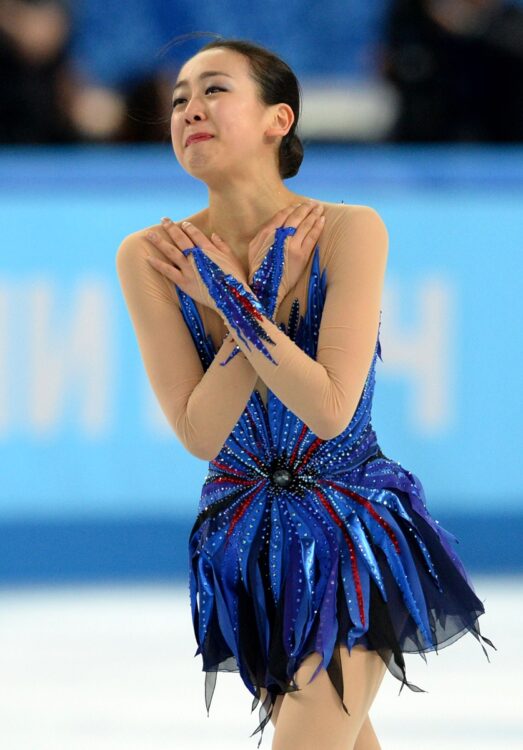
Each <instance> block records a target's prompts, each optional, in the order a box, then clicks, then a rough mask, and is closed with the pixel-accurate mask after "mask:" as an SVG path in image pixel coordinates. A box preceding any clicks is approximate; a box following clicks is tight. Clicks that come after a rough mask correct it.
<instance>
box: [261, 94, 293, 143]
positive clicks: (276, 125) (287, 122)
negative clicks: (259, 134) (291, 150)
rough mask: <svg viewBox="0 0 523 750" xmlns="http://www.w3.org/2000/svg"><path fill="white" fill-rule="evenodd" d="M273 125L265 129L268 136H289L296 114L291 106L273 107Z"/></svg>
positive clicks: (280, 105)
mask: <svg viewBox="0 0 523 750" xmlns="http://www.w3.org/2000/svg"><path fill="white" fill-rule="evenodd" d="M270 122H271V124H270V125H269V127H267V128H266V129H265V135H266V136H269V137H270V136H281V137H282V138H283V137H284V136H286V135H287V133H288V132H289V130H290V129H291V127H292V123H293V122H294V112H293V111H292V107H291V106H290V105H289V104H284V103H281V104H275V105H274V107H273V112H272V118H271V120H270Z"/></svg>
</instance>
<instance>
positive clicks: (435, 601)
mask: <svg viewBox="0 0 523 750" xmlns="http://www.w3.org/2000/svg"><path fill="white" fill-rule="evenodd" d="M292 233H293V228H291V227H286V228H283V227H280V228H278V229H277V230H276V236H275V241H274V243H273V245H272V246H271V248H270V249H269V251H268V252H267V254H266V256H265V258H264V260H263V262H262V263H261V265H260V267H259V269H258V271H257V272H256V274H255V275H254V277H253V282H252V284H251V288H252V290H253V292H254V294H255V296H254V295H251V294H250V293H249V292H248V291H246V290H245V287H243V286H242V285H241V284H239V283H238V282H237V280H236V279H235V278H234V276H231V275H226V274H224V273H223V271H222V270H221V269H220V268H219V266H217V265H216V264H215V263H214V262H213V261H212V260H211V259H210V258H209V257H208V256H206V255H205V254H204V253H203V251H202V250H201V248H198V247H196V248H189V249H188V250H185V251H183V252H184V253H185V254H187V253H189V252H192V253H193V255H194V260H195V263H196V266H197V268H198V270H199V272H200V276H201V278H202V280H203V282H204V283H205V284H206V286H207V289H208V291H209V293H210V294H211V296H212V297H213V299H214V300H215V301H216V302H217V304H218V306H219V307H220V309H222V310H223V311H224V312H226V313H227V316H228V320H229V321H231V323H232V326H233V327H234V330H235V331H236V334H237V336H238V337H239V338H240V340H243V341H247V342H249V341H250V342H251V344H253V345H255V346H256V347H258V348H259V349H260V350H261V351H263V352H264V353H265V354H266V356H268V357H269V358H270V352H269V350H268V348H267V347H266V346H265V344H264V340H265V341H268V336H267V334H266V332H265V331H264V330H263V328H262V327H261V325H260V323H259V320H260V316H259V313H260V312H263V314H264V315H266V316H267V317H269V318H270V319H271V320H273V317H272V316H273V313H274V309H275V301H276V296H277V291H278V286H279V283H280V280H281V277H282V270H283V263H284V252H283V247H284V241H285V237H286V236H287V235H288V234H292ZM326 288H327V278H326V269H324V270H323V272H321V270H320V265H319V247H318V246H316V248H315V251H314V255H313V261H312V269H311V275H310V279H309V284H308V291H307V294H308V299H307V309H306V314H305V315H304V316H302V315H300V310H299V301H298V300H297V299H295V300H294V302H293V305H292V307H291V313H290V316H289V319H288V323H287V325H285V324H284V323H279V324H277V325H278V326H279V328H280V330H282V331H284V333H285V334H286V335H288V336H289V337H290V338H291V339H292V341H293V342H294V343H295V344H297V345H298V346H299V347H300V348H301V349H303V350H304V351H305V352H306V353H307V354H308V355H309V356H310V357H312V358H314V359H315V358H316V350H317V343H318V335H319V328H320V323H321V314H322V310H323V305H324V302H325V297H326ZM176 291H177V294H178V298H179V300H180V306H181V311H182V314H183V317H184V320H185V322H186V325H187V326H188V328H189V330H190V332H191V335H192V338H193V340H194V344H195V346H196V348H197V350H198V353H199V355H200V358H201V361H202V365H203V368H204V370H205V369H207V368H208V367H209V365H210V364H211V362H212V360H213V359H214V357H215V355H216V350H215V348H214V345H213V343H212V340H211V337H210V336H207V335H206V333H205V330H204V327H203V324H202V320H201V318H200V316H199V313H198V311H197V308H196V305H195V304H194V301H193V300H192V298H191V297H189V296H188V295H187V294H185V293H184V292H183V291H182V290H181V289H180V288H179V287H176ZM380 325H381V318H380ZM246 345H247V346H249V344H248V343H247V344H246ZM240 351H241V350H240V349H239V347H238V346H237V347H236V348H235V350H233V352H232V354H231V355H230V356H229V359H230V358H231V357H232V356H234V355H235V354H237V353H239V352H240ZM378 357H379V358H380V359H381V345H380V340H379V330H378V335H377V340H376V346H375V350H374V356H373V359H372V363H371V366H370V368H369V372H368V375H367V378H366V381H365V385H364V388H363V391H362V394H361V397H360V400H359V403H358V406H357V408H356V411H355V413H354V416H353V418H352V420H351V422H350V424H349V425H348V426H347V428H346V429H345V430H344V431H343V432H342V433H341V434H340V435H338V436H337V437H335V438H333V439H330V440H322V439H320V438H318V437H317V436H316V435H315V434H314V433H313V432H311V430H310V429H309V428H308V427H307V425H306V424H304V423H303V422H302V421H301V420H300V419H298V417H296V416H295V415H294V414H293V413H292V412H291V411H289V409H287V408H286V406H285V405H284V404H283V403H282V402H281V401H280V400H279V399H278V398H277V396H276V395H275V394H274V393H273V392H272V391H270V390H268V391H267V397H268V398H267V406H265V405H264V403H263V401H262V398H261V395H260V393H259V391H258V390H254V391H253V392H252V394H251V396H250V399H249V401H248V403H247V405H246V408H245V410H244V412H243V414H242V415H241V417H240V418H239V420H238V422H237V423H236V425H235V427H234V428H233V430H232V432H231V434H230V435H229V437H228V438H227V440H226V441H225V443H224V445H223V447H222V449H221V450H220V452H219V454H218V455H217V456H216V457H215V458H214V459H213V460H212V461H210V463H209V467H208V473H207V476H206V478H205V482H204V485H203V489H202V494H201V499H200V503H199V507H198V514H197V517H196V520H195V523H194V525H193V528H192V530H191V533H190V538H189V566H190V575H189V578H190V582H189V590H190V601H191V608H192V618H193V626H194V633H195V637H196V641H197V644H198V648H197V650H196V653H195V656H196V655H198V654H201V656H202V660H203V667H202V669H203V670H204V671H205V672H206V677H205V701H206V706H207V712H208V714H209V708H210V705H211V700H212V695H213V692H214V688H215V684H216V678H217V673H218V672H219V671H224V672H231V671H239V673H240V676H241V678H242V680H243V682H244V683H245V685H246V687H247V688H248V690H249V691H250V692H251V693H252V695H253V696H254V700H253V705H252V710H254V709H255V707H256V706H257V705H258V704H260V713H259V719H260V723H259V725H258V727H257V728H256V729H255V731H254V732H253V734H256V733H257V732H260V739H259V743H258V747H259V746H260V744H261V741H262V737H263V730H264V727H265V726H266V724H267V723H268V721H269V719H270V717H271V714H272V711H273V708H274V701H275V698H276V696H277V695H278V694H281V693H285V692H289V691H293V690H296V689H298V686H297V685H296V683H295V682H294V679H293V675H294V674H295V672H296V670H297V669H298V667H299V665H300V662H301V661H302V660H303V658H304V657H305V656H307V655H308V654H310V653H312V652H314V651H315V652H319V653H320V654H321V655H322V661H321V663H320V664H319V666H318V668H317V670H316V671H315V673H314V675H313V677H312V678H311V680H312V679H314V677H315V676H316V675H317V674H318V672H319V670H320V668H322V667H323V668H325V669H326V670H327V673H328V675H329V678H330V680H331V681H332V684H333V685H334V687H335V689H336V691H337V693H338V695H339V697H340V700H341V702H342V705H343V709H344V710H345V711H346V712H347V713H349V711H348V709H347V706H346V705H345V704H344V703H343V677H342V669H341V660H340V653H339V646H340V644H341V645H345V646H347V647H348V648H349V649H351V648H352V647H353V646H354V645H356V644H363V645H364V646H365V647H366V648H368V649H374V650H375V651H377V652H378V653H379V655H380V656H381V658H382V659H383V660H384V662H385V664H386V666H387V668H388V670H389V671H390V672H391V674H392V675H393V676H394V677H396V678H397V679H398V680H400V681H401V687H400V692H401V690H402V688H403V685H407V686H408V687H409V688H410V689H411V690H414V691H417V692H425V691H424V690H422V689H421V688H419V687H418V686H416V685H413V684H412V683H411V682H409V681H408V680H407V676H406V669H405V660H404V657H403V654H404V653H419V654H420V655H421V656H422V657H423V659H425V661H426V657H425V652H429V651H436V652H437V650H438V648H442V647H444V646H448V645H450V644H451V643H453V642H454V641H456V640H457V639H458V638H460V637H461V636H463V635H464V634H466V633H467V632H471V633H472V634H473V635H474V636H475V637H476V638H477V640H478V641H479V642H480V644H481V646H482V648H483V651H484V653H485V655H486V656H487V659H488V654H487V651H486V649H485V646H483V644H482V643H481V641H484V642H485V643H487V644H488V645H489V646H491V647H492V648H496V647H495V646H494V644H493V643H492V642H491V641H490V640H489V639H488V638H486V637H484V636H483V635H481V633H480V629H479V625H478V617H479V616H480V615H481V614H483V613H484V611H485V610H484V606H483V604H482V602H481V601H480V599H479V598H478V597H477V595H476V593H475V591H474V588H473V585H472V582H471V581H470V579H469V577H468V576H467V573H466V571H465V569H464V567H463V564H462V562H461V561H460V559H459V557H458V555H457V554H456V551H455V549H454V545H455V543H456V542H457V539H456V538H455V537H454V536H453V535H452V534H451V533H449V532H448V531H447V530H445V529H444V528H443V527H442V526H441V525H440V524H439V523H438V521H437V520H435V519H433V518H432V517H431V515H430V513H429V511H428V510H427V506H426V502H425V496H424V491H423V487H422V485H421V483H420V481H419V479H418V478H417V477H416V476H415V475H414V474H412V473H411V472H410V471H408V470H407V469H405V468H404V467H403V466H401V465H400V464H399V463H398V462H397V461H394V460H393V459H391V458H388V457H387V456H385V455H384V454H383V452H382V450H381V449H380V446H379V444H378V439H377V436H376V433H375V431H374V429H373V427H372V422H371V408H372V397H373V391H374V383H375V368H376V362H377V358H378ZM227 361H228V360H226V362H227ZM226 362H225V363H222V364H224V365H225V364H226ZM261 687H265V688H266V689H267V691H268V692H267V696H266V698H265V701H264V702H261V691H260V688H261ZM349 708H350V707H349ZM251 736H252V735H251Z"/></svg>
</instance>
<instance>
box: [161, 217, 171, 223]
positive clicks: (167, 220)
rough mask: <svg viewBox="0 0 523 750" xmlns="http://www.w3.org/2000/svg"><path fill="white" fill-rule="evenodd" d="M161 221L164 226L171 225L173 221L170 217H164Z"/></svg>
mask: <svg viewBox="0 0 523 750" xmlns="http://www.w3.org/2000/svg"><path fill="white" fill-rule="evenodd" d="M161 221H162V224H170V223H171V220H170V219H169V217H168V216H162V219H161Z"/></svg>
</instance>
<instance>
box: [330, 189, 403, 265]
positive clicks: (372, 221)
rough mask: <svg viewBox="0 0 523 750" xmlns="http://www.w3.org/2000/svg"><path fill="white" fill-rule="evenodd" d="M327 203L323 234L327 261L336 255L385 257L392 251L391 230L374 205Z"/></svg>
mask: <svg viewBox="0 0 523 750" xmlns="http://www.w3.org/2000/svg"><path fill="white" fill-rule="evenodd" d="M322 203H323V205H324V206H325V228H324V230H323V232H322V236H321V237H320V245H321V244H322V242H323V246H324V247H323V250H324V256H325V261H326V262H327V263H328V262H329V260H330V259H334V257H335V256H340V255H343V256H344V257H347V256H349V257H350V256H352V257H353V258H355V259H356V258H357V257H361V256H362V254H363V253H364V254H365V255H366V257H369V256H371V257H374V258H375V259H376V258H380V257H381V258H383V257H386V256H387V254H388V247H389V233H388V231H387V227H386V225H385V222H384V221H383V219H382V217H381V215H380V214H379V213H378V211H377V210H376V209H375V208H373V207H372V206H366V205H359V204H347V203H329V202H326V201H322Z"/></svg>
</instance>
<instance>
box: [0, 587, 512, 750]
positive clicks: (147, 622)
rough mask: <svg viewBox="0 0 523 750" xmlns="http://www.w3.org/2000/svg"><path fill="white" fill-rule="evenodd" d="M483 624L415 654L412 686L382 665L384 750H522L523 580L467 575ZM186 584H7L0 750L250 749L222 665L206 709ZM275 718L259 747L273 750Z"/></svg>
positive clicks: (242, 708)
mask: <svg viewBox="0 0 523 750" xmlns="http://www.w3.org/2000/svg"><path fill="white" fill-rule="evenodd" d="M472 579H473V582H474V586H475V589H476V592H477V594H478V596H479V597H480V599H481V600H482V601H483V602H484V604H485V609H486V614H485V615H483V616H482V617H481V618H480V627H481V632H482V634H483V635H485V636H486V637H488V638H490V639H491V640H492V641H493V643H494V644H495V645H496V647H497V649H498V650H497V651H494V650H493V649H491V648H489V647H486V648H487V651H488V654H489V658H490V663H489V662H488V661H487V659H486V657H485V655H484V653H483V650H482V648H481V646H480V644H479V643H478V642H477V641H476V639H475V638H474V637H473V636H472V635H470V634H467V635H466V636H464V637H463V638H461V639H460V640H458V641H457V642H456V643H454V644H452V645H450V646H449V647H447V648H443V649H441V650H440V651H439V653H438V654H436V653H430V654H427V664H426V663H425V662H424V661H423V659H422V658H421V657H420V656H419V655H407V656H406V663H407V676H408V679H409V680H410V681H412V682H414V683H415V684H416V685H419V686H420V687H422V688H423V689H425V690H427V691H428V692H427V693H413V692H412V691H410V690H409V689H408V688H406V687H405V688H404V689H403V690H402V692H401V694H400V695H398V692H399V688H400V683H399V682H398V681H397V680H396V679H395V678H393V677H392V676H391V675H390V674H389V672H386V674H385V678H384V680H383V682H382V685H381V688H380V692H379V693H378V696H377V697H376V699H375V701H374V704H373V707H372V709H371V712H370V714H371V718H372V721H373V724H374V727H375V729H376V732H377V734H378V737H379V738H380V742H381V746H382V750H458V749H459V750H483V749H484V750H487V748H488V750H497V749H498V748H499V750H516V748H518V750H521V748H523V711H522V710H521V705H522V691H521V682H520V677H519V670H520V669H521V667H522V663H523V662H522V651H523V648H522V645H521V623H522V621H523V576H503V577H495V576H477V575H476V576H472ZM195 651H196V642H195V639H194V634H193V631H192V620H191V612H190V602H189V591H188V585H187V586H185V585H181V584H173V585H153V584H151V585H149V584H144V585H140V586H136V585H131V584H128V585H125V584H123V585H120V584H119V585H114V586H110V585H104V586H99V585H82V586H73V585H71V586H62V587H49V588H44V587H38V588H33V589H30V588H21V589H3V590H0V747H1V748H5V750H225V749H227V750H249V748H257V745H258V740H259V734H257V735H254V736H253V737H250V736H249V735H250V734H251V733H252V732H253V731H254V729H255V728H256V726H257V725H258V711H259V707H258V708H256V709H255V711H254V712H253V713H251V704H252V696H251V694H250V693H249V692H248V691H247V689H246V688H245V686H244V685H243V683H242V681H241V679H240V677H239V674H238V673H219V674H218V680H217V684H216V690H215V693H214V698H213V702H212V705H211V710H210V716H209V717H208V716H207V712H206V709H205V702H204V673H203V672H202V670H201V657H200V656H199V655H198V656H196V657H195V656H194V652H195ZM273 732H274V729H273V726H272V724H268V725H267V727H266V729H265V733H264V736H263V742H262V745H261V750H270V748H271V744H272V736H273ZM318 750H321V749H320V748H318Z"/></svg>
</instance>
